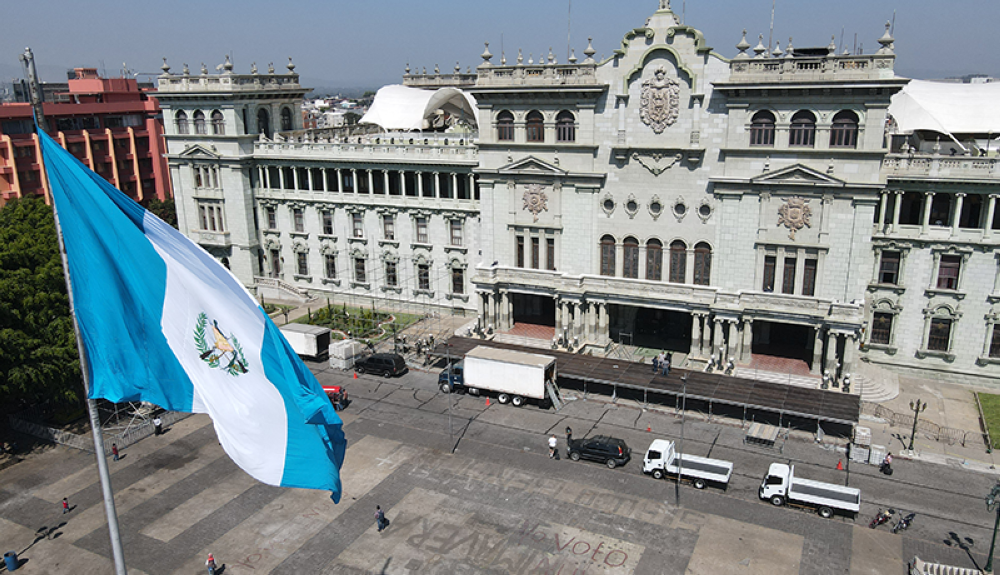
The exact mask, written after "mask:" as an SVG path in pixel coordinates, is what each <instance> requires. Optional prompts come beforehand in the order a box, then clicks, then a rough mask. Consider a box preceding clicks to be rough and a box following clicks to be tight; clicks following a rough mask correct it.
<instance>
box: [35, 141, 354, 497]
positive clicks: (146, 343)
mask: <svg viewBox="0 0 1000 575" xmlns="http://www.w3.org/2000/svg"><path fill="white" fill-rule="evenodd" d="M38 136H39V138H40V139H41V143H42V153H43V156H44V159H45V168H46V172H47V173H48V177H49V183H50V186H51V189H52V195H53V197H54V198H55V202H56V208H57V213H58V217H59V223H60V224H61V226H62V233H63V239H64V242H65V245H66V256H67V260H68V262H69V275H70V284H71V286H72V290H73V301H74V308H75V311H76V316H77V321H78V323H79V325H80V333H81V336H82V339H83V345H84V348H85V349H86V351H87V356H88V358H89V362H90V371H91V382H90V397H91V398H104V399H107V400H109V401H113V402H123V401H148V402H152V403H155V404H157V405H159V406H162V407H164V408H166V409H170V410H174V411H184V412H191V413H207V414H209V415H210V416H211V418H212V422H213V423H214V424H215V430H216V433H217V434H218V436H219V441H220V443H221V444H222V447H223V448H224V449H225V451H226V453H227V454H228V455H229V456H230V457H231V458H232V459H233V461H235V462H236V464H237V465H239V466H240V467H241V468H242V469H243V470H244V471H246V472H247V473H249V474H250V475H251V476H253V477H254V478H256V479H257V480H259V481H261V482H264V483H268V484H270V485H280V486H283V487H305V488H311V489H324V490H330V491H331V492H332V493H333V500H334V501H335V502H337V501H339V500H340V493H341V485H340V467H341V465H342V464H343V461H344V450H345V448H346V441H345V440H344V434H343V431H342V429H341V426H342V422H341V420H340V417H339V416H338V415H337V414H336V412H335V411H334V409H333V405H332V404H331V403H330V400H329V399H328V398H327V396H326V395H325V394H324V392H323V389H322V388H321V387H320V385H319V382H317V381H316V378H315V377H314V376H313V374H312V373H311V372H310V371H309V370H308V369H307V368H306V366H305V365H304V364H303V363H302V360H300V359H299V357H298V356H297V355H296V354H295V352H294V351H293V350H292V348H291V347H290V346H289V345H288V342H287V341H285V338H284V336H282V335H281V333H280V332H279V331H278V328H277V327H275V325H274V323H272V322H271V320H270V318H269V317H268V316H267V314H266V313H264V311H263V310H262V309H261V308H260V306H259V305H258V303H257V301H256V300H255V299H254V298H253V296H251V295H250V294H249V293H248V292H247V291H246V289H244V287H243V286H242V284H240V282H239V281H237V280H236V278H235V277H233V275H232V274H231V273H230V272H229V270H227V269H226V268H225V267H223V266H222V265H220V264H219V263H218V262H217V261H216V260H215V259H214V258H212V256H210V255H209V254H208V253H206V252H205V251H204V250H203V249H202V248H200V247H199V246H198V245H197V244H195V243H194V242H192V241H191V240H189V239H188V238H186V237H184V236H183V235H182V234H181V233H180V232H178V231H177V230H175V229H174V228H172V227H170V226H169V225H167V224H166V223H164V222H163V221H162V220H160V219H159V218H157V217H156V216H154V215H152V214H151V213H149V212H147V211H146V210H145V209H143V207H142V206H140V205H139V204H137V203H135V202H134V201H132V200H131V199H129V198H128V197H127V196H125V194H123V193H121V192H119V191H118V190H117V189H115V188H114V187H113V186H112V185H111V184H109V183H108V182H107V181H105V180H104V179H103V178H101V177H100V176H98V175H97V174H95V173H94V172H92V171H90V170H89V169H87V167H86V166H84V165H83V164H81V163H80V162H79V161H78V160H77V159H76V158H74V157H73V156H72V155H71V154H70V153H69V152H67V151H66V150H64V149H63V148H62V147H61V146H59V145H58V144H57V143H56V142H54V141H53V140H52V139H51V138H50V137H49V136H47V135H46V134H45V133H43V132H41V131H39V135H38Z"/></svg>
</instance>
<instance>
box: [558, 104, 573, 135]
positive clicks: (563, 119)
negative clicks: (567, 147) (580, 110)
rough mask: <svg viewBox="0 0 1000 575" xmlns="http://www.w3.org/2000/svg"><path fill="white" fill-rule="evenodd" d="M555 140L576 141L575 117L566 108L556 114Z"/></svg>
mask: <svg viewBox="0 0 1000 575" xmlns="http://www.w3.org/2000/svg"><path fill="white" fill-rule="evenodd" d="M556 141H557V142H575V141H576V118H574V117H573V113H572V112H570V111H568V110H563V111H562V112H559V115H558V116H556Z"/></svg>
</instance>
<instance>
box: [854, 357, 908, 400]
mask: <svg viewBox="0 0 1000 575" xmlns="http://www.w3.org/2000/svg"><path fill="white" fill-rule="evenodd" d="M851 391H852V392H854V393H857V394H860V396H861V399H862V400H864V401H873V402H876V403H878V402H883V401H889V400H891V399H895V398H896V397H897V396H898V395H899V375H898V374H896V373H895V372H892V371H889V370H888V369H885V368H882V367H879V366H877V365H874V364H872V363H869V362H866V361H861V362H858V368H857V372H856V373H855V374H854V375H852V376H851Z"/></svg>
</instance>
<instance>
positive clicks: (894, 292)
mask: <svg viewBox="0 0 1000 575" xmlns="http://www.w3.org/2000/svg"><path fill="white" fill-rule="evenodd" d="M737 37H738V35H737ZM878 44H879V46H880V48H879V49H878V50H877V51H876V52H875V53H873V54H866V55H860V54H850V53H841V54H838V53H837V47H836V46H835V45H833V44H831V45H830V46H828V47H822V48H805V49H798V48H794V47H793V46H792V42H791V40H789V42H788V43H787V44H786V45H785V47H784V49H782V48H781V47H780V46H778V47H776V48H774V49H773V50H770V51H769V50H768V49H767V48H766V47H764V45H763V43H762V42H758V43H757V45H756V46H755V47H751V44H750V43H749V42H748V41H747V39H746V34H745V33H744V35H743V39H742V40H740V41H739V43H738V44H736V51H735V53H734V54H733V56H732V57H731V58H729V57H726V56H723V55H721V54H720V53H719V52H717V51H716V50H715V49H714V48H712V47H711V46H710V45H709V44H708V42H707V40H706V38H704V36H703V35H702V33H701V32H700V31H698V30H697V29H695V28H692V27H690V26H686V25H683V24H681V23H680V19H679V18H678V17H677V15H676V14H675V13H674V12H673V11H672V10H671V8H670V2H669V1H667V0H661V1H660V2H659V7H658V9H657V10H656V11H655V13H654V14H652V16H650V18H649V19H648V20H647V21H646V22H645V24H644V25H642V26H640V27H637V28H635V29H633V30H631V31H629V32H628V33H627V34H626V35H625V37H624V38H623V40H622V42H621V46H620V48H618V49H617V50H615V51H614V53H613V54H612V55H611V57H610V58H608V59H606V60H603V61H597V60H595V59H594V55H595V52H594V50H593V49H592V48H591V47H590V46H588V47H587V49H586V50H585V51H584V53H583V56H584V58H583V59H582V60H578V59H576V58H575V57H571V58H570V59H569V61H567V62H564V63H560V62H558V61H557V59H556V58H555V56H553V55H552V54H551V53H550V54H549V55H548V56H546V57H543V58H541V59H540V60H539V61H538V62H535V61H533V59H531V58H529V59H527V60H526V59H525V58H524V57H523V55H522V54H521V53H518V55H517V56H516V57H514V58H511V59H508V58H507V57H506V55H503V54H502V55H501V56H500V57H499V58H498V57H497V56H494V55H493V54H491V53H490V50H489V46H488V45H487V48H486V51H485V52H484V53H483V54H482V60H483V61H482V64H480V65H479V66H478V67H477V68H476V70H474V71H467V72H465V73H463V72H461V71H460V70H459V69H458V68H456V69H455V71H454V72H453V73H444V74H442V73H441V72H440V71H439V70H434V72H433V73H430V74H428V73H426V72H424V73H410V70H409V69H407V73H406V74H405V75H404V77H403V84H404V85H403V86H390V87H386V88H383V90H381V91H380V92H379V94H378V96H376V99H375V103H374V105H373V106H372V109H371V110H370V112H369V114H368V115H366V117H365V119H363V122H368V123H369V126H370V127H369V129H368V130H367V131H366V132H364V133H361V132H357V131H355V132H351V133H348V132H346V131H343V130H330V129H327V130H323V129H319V130H317V129H310V130H305V129H303V126H302V114H301V105H302V101H303V97H304V96H305V94H306V93H307V92H308V89H307V88H304V87H302V86H301V85H300V84H299V80H298V75H297V74H296V73H295V70H294V65H293V64H292V63H291V61H289V64H288V67H287V72H280V73H279V72H275V70H274V69H273V67H270V68H269V70H268V71H267V72H266V73H264V72H259V71H258V70H257V68H256V65H254V67H253V68H252V69H251V73H250V74H237V73H234V72H233V65H232V64H231V63H230V62H229V61H228V59H227V61H226V63H225V64H224V65H223V71H222V73H221V74H208V73H207V70H206V69H205V67H204V66H203V67H202V73H201V74H191V73H190V71H189V70H188V69H187V67H186V66H185V70H184V72H183V73H182V74H174V73H171V72H170V70H169V68H167V67H166V66H165V69H164V74H163V75H161V76H160V77H159V90H158V98H159V100H160V105H161V107H162V109H163V111H164V122H165V137H166V141H167V150H168V161H169V166H170V172H171V179H172V182H173V185H174V194H175V197H176V199H177V202H178V216H179V221H180V225H181V230H182V231H183V232H184V233H186V234H188V235H189V236H190V237H192V238H193V239H195V241H197V242H198V243H200V244H201V245H203V246H204V247H205V248H206V249H208V250H209V251H210V252H211V253H213V254H215V255H216V256H217V257H218V258H219V259H220V260H222V261H223V262H224V263H226V264H227V265H228V266H229V267H230V268H231V269H232V270H233V272H234V273H235V274H236V276H237V277H239V278H240V279H241V280H242V281H243V282H244V283H245V284H246V285H247V286H248V287H251V288H255V289H258V290H262V291H266V292H267V293H275V292H284V293H287V294H290V295H296V296H303V297H304V296H306V295H308V296H313V297H317V296H318V297H324V296H325V297H331V298H333V299H334V300H337V298H338V297H346V296H350V297H352V298H362V299H364V298H370V299H372V300H381V299H385V300H393V301H407V302H416V303H422V304H426V305H428V306H439V307H441V308H448V309H451V310H456V311H458V310H463V311H465V312H467V313H469V314H470V315H475V316H476V317H478V320H479V326H480V327H481V328H482V329H483V330H484V331H485V332H487V333H490V332H493V333H497V334H499V335H498V337H507V338H514V339H517V340H518V341H520V342H528V343H534V344H536V345H540V346H545V347H551V346H558V347H562V348H569V349H571V350H574V351H577V350H580V351H590V352H594V353H604V351H605V350H606V349H608V348H609V346H612V345H615V344H625V345H632V346H640V347H646V348H657V349H666V350H670V351H672V352H673V353H674V357H675V360H674V361H675V364H678V363H680V362H685V365H686V366H689V367H690V366H703V365H706V364H707V363H709V362H713V363H715V364H716V365H720V364H726V363H728V362H729V361H730V360H731V361H732V362H733V363H735V364H737V365H740V366H742V367H743V368H744V369H748V368H754V367H760V368H761V369H767V367H768V366H769V365H777V366H780V369H781V370H786V369H787V370H788V371H789V372H790V373H791V372H794V373H796V374H798V375H799V376H800V379H799V382H800V383H803V382H804V384H806V385H817V386H819V385H820V383H821V382H823V384H824V385H825V383H826V382H830V383H833V384H834V385H836V384H837V383H838V382H840V381H842V380H843V379H844V378H845V377H846V376H848V375H850V374H853V373H856V370H857V369H858V362H859V361H860V360H862V359H864V360H867V361H870V362H872V363H880V364H888V365H891V366H894V367H895V368H897V369H904V370H905V369H916V370H935V371H943V372H948V373H949V374H954V375H955V376H956V377H958V376H968V377H971V378H979V377H992V376H994V375H996V374H998V373H1000V371H998V370H1000V365H998V364H1000V338H998V337H995V335H994V334H995V333H997V332H1000V328H998V327H997V326H998V325H1000V307H998V303H1000V284H998V277H1000V273H998V272H1000V256H998V255H997V254H998V253H1000V251H997V250H996V249H995V248H996V246H997V245H998V244H997V237H996V232H994V230H995V229H997V228H998V227H1000V215H998V214H997V210H996V209H995V208H996V206H995V200H996V198H997V197H998V195H1000V192H998V188H997V186H998V183H1000V170H997V167H996V163H997V153H996V150H995V149H994V150H991V149H990V144H991V139H990V138H991V137H992V136H990V133H991V130H992V131H993V132H994V133H997V132H1000V126H989V125H978V124H977V122H976V120H975V119H974V118H968V117H963V116H961V115H960V114H950V115H949V112H948V110H947V109H941V106H940V101H941V98H940V94H941V91H942V90H950V91H951V96H949V97H946V98H945V99H944V100H945V101H948V100H949V99H950V100H951V101H955V102H957V101H959V98H961V97H969V98H971V99H972V100H970V101H982V102H985V104H984V105H986V106H990V105H992V107H993V108H996V107H997V104H995V102H997V101H998V100H997V98H996V95H997V94H996V91H995V86H993V85H989V84H984V85H978V86H975V88H977V89H980V90H981V91H980V92H979V93H977V94H972V93H971V92H969V91H968V90H969V89H970V88H971V87H970V86H965V85H956V84H944V85H934V84H932V83H928V82H913V83H912V84H910V81H909V80H907V79H905V78H900V77H897V76H896V75H895V74H894V72H893V69H894V63H895V57H896V56H895V53H894V48H895V47H894V40H893V38H892V37H891V36H890V35H889V32H888V28H887V29H886V33H885V35H883V36H882V37H881V38H879V39H878ZM991 90H992V91H991ZM955 107H958V106H957V105H956V106H955ZM994 116H996V114H994ZM991 117H992V116H991ZM991 121H993V122H994V123H996V119H995V118H993V120H991ZM986 123H989V122H986ZM994 148H996V144H995V143H994ZM994 339H996V342H995V343H994ZM761 358H777V359H778V360H780V361H777V362H770V363H769V362H766V361H759V360H760V359H761ZM823 374H827V375H828V378H827V379H824V380H821V379H820V377H821V375H823Z"/></svg>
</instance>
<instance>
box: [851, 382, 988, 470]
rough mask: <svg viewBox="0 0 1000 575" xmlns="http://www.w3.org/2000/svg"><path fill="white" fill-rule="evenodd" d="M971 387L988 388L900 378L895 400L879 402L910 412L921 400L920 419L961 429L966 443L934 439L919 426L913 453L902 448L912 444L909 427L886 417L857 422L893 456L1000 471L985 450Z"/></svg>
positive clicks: (983, 390)
mask: <svg viewBox="0 0 1000 575" xmlns="http://www.w3.org/2000/svg"><path fill="white" fill-rule="evenodd" d="M973 391H981V392H987V393H990V392H992V391H991V390H989V389H985V388H973V387H972V386H965V385H954V384H951V383H947V382H945V381H942V380H941V379H938V378H935V377H934V376H930V377H926V378H917V377H910V376H904V375H900V376H899V395H898V396H897V397H895V398H894V399H891V400H888V401H883V402H879V404H880V405H882V406H884V407H886V408H888V409H891V410H893V411H895V412H897V413H900V414H907V415H913V410H912V409H911V408H910V403H911V402H916V401H917V400H920V402H921V403H924V402H926V403H927V409H926V410H925V411H922V412H921V413H920V415H919V421H921V422H924V421H926V422H933V423H935V424H937V425H940V426H941V427H949V428H953V429H958V430H963V431H965V432H966V433H965V434H964V440H965V445H962V442H961V441H949V440H944V439H942V440H941V441H937V440H935V439H934V438H932V437H928V436H927V435H926V434H923V433H921V431H920V430H919V429H918V430H917V433H916V437H915V439H914V441H913V449H914V452H915V454H914V455H912V456H911V455H909V454H906V453H904V451H905V450H906V449H907V448H908V447H909V445H910V433H911V432H912V426H905V428H904V427H902V426H895V427H893V426H891V425H890V423H889V422H888V421H886V420H884V419H876V418H872V417H868V416H862V418H861V421H860V422H859V425H860V426H864V427H868V428H870V429H871V431H872V443H873V444H875V445H882V446H885V447H886V448H887V449H888V450H889V451H891V452H892V454H893V457H900V458H904V459H910V458H912V459H916V460H919V461H926V462H929V463H937V464H941V465H948V466H951V467H957V468H964V469H969V470H972V471H978V472H980V473H989V474H994V475H1000V470H998V469H997V468H996V465H995V463H996V462H995V458H994V454H992V453H987V450H986V440H985V438H984V437H983V433H982V428H981V426H980V422H979V408H978V406H977V405H976V398H975V394H974V393H973Z"/></svg>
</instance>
